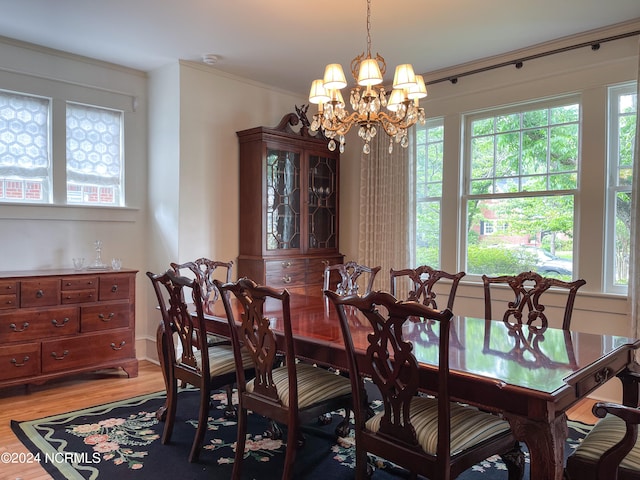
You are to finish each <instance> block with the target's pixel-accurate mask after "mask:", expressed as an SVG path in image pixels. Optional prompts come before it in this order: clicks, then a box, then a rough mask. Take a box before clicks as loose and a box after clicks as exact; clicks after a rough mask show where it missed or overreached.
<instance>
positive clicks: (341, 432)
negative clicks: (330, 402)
mask: <svg viewBox="0 0 640 480" xmlns="http://www.w3.org/2000/svg"><path fill="white" fill-rule="evenodd" d="M350 419H351V409H349V408H345V409H344V418H343V419H342V421H341V422H340V423H339V424H338V425H337V426H336V436H337V437H346V436H348V435H349V430H351V422H350Z"/></svg>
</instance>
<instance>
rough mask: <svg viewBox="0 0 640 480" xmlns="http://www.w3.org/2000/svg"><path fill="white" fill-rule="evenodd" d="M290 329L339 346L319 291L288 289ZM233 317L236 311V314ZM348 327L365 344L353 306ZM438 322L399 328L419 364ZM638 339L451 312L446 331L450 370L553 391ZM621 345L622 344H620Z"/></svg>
mask: <svg viewBox="0 0 640 480" xmlns="http://www.w3.org/2000/svg"><path fill="white" fill-rule="evenodd" d="M211 308H212V309H211V311H210V316H211V318H212V319H215V320H218V321H224V322H226V316H225V314H224V309H223V307H222V302H220V301H218V302H216V303H215V304H214V305H213V306H212V307H211ZM265 315H266V316H268V317H270V318H271V319H272V320H271V325H272V328H273V329H274V330H275V331H276V332H277V331H281V330H282V328H281V327H280V325H279V322H281V320H280V318H281V317H280V314H279V312H278V311H277V310H275V309H273V308H270V304H269V303H267V305H266V311H265ZM291 316H292V330H293V334H294V337H296V339H297V340H298V342H307V343H313V344H317V345H326V346H331V347H332V348H335V349H340V348H342V346H343V340H342V335H341V333H340V326H339V323H338V322H339V320H338V316H337V314H336V312H335V308H334V306H333V305H331V304H329V301H328V300H327V299H325V298H322V297H312V296H303V295H295V294H292V295H291ZM236 318H239V317H236ZM350 318H351V319H352V323H351V332H352V336H353V341H354V345H355V347H356V349H362V350H364V349H365V348H366V344H367V343H366V342H367V341H366V335H367V333H368V332H369V331H370V327H369V325H368V322H367V320H366V319H365V318H364V317H363V316H361V314H360V313H359V312H355V311H353V312H351V314H350ZM438 332H439V328H438V325H437V324H430V323H425V322H422V321H415V322H408V323H406V324H405V325H404V334H405V338H406V339H407V340H410V341H411V342H412V343H413V346H414V354H415V356H416V358H417V359H418V361H419V362H420V363H422V364H425V366H428V365H436V364H437V358H438V353H437V352H438V346H437V342H436V339H437V338H438ZM639 346H640V341H639V340H635V339H631V338H628V337H622V336H616V335H597V334H590V333H582V332H577V331H565V330H562V329H557V328H547V329H546V330H545V331H534V330H530V329H529V328H528V327H527V326H524V327H520V326H516V327H513V326H508V325H507V324H505V323H504V322H502V321H486V320H484V319H480V318H472V317H460V316H458V317H454V318H453V319H452V325H451V336H450V370H451V371H452V372H457V373H463V374H466V375H472V376H474V377H486V378H487V379H488V380H489V379H491V381H493V382H499V383H500V384H504V385H512V386H517V387H521V388H526V389H530V390H536V391H539V392H542V393H548V394H553V392H555V391H556V390H558V389H561V388H563V387H565V386H566V385H567V384H571V381H572V375H574V374H575V373H576V372H581V371H582V372H583V371H585V370H588V369H589V366H590V365H593V364H596V363H597V362H598V361H600V360H602V359H603V358H604V357H607V356H609V355H612V354H616V353H617V352H616V350H617V349H621V351H626V350H628V349H629V348H638V347H639ZM621 347H622V348H621Z"/></svg>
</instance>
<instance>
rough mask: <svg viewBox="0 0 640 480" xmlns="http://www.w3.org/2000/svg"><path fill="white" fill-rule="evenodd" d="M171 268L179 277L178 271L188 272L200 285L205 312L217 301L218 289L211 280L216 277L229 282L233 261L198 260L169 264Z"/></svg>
mask: <svg viewBox="0 0 640 480" xmlns="http://www.w3.org/2000/svg"><path fill="white" fill-rule="evenodd" d="M171 268H172V269H173V270H174V271H175V272H176V273H177V274H178V275H180V270H189V271H190V272H191V273H192V274H193V276H194V278H195V279H196V280H198V283H199V284H200V291H201V292H202V298H203V300H204V302H205V312H206V311H207V307H208V306H209V305H210V304H213V303H214V302H215V301H216V300H218V296H219V293H218V289H217V288H216V287H215V285H214V284H213V280H214V279H215V278H216V277H218V278H220V279H221V280H223V281H224V282H225V283H228V282H230V281H231V270H232V269H233V261H230V262H220V261H218V260H210V259H208V258H204V257H202V258H198V259H196V260H194V261H193V262H185V263H175V262H171Z"/></svg>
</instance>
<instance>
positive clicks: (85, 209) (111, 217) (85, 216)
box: [0, 203, 139, 222]
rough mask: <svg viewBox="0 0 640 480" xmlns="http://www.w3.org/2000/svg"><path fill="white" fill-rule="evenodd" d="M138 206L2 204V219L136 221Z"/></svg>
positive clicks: (0, 206) (0, 205) (0, 213)
mask: <svg viewBox="0 0 640 480" xmlns="http://www.w3.org/2000/svg"><path fill="white" fill-rule="evenodd" d="M138 211H139V209H138V208H132V207H99V206H87V205H34V204H24V203H20V204H14V203H11V204H6V203H4V204H0V219H1V220H70V221H92V222H135V221H136V220H137V216H138Z"/></svg>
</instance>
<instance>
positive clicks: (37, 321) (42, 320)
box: [0, 307, 79, 344]
mask: <svg viewBox="0 0 640 480" xmlns="http://www.w3.org/2000/svg"><path fill="white" fill-rule="evenodd" d="M78 320H79V318H78V309H77V308H76V307H67V308H51V309H47V310H42V311H26V312H25V311H18V312H12V313H3V314H0V342H1V343H3V344H5V343H10V342H23V341H30V340H35V339H38V338H42V337H52V336H53V337H59V336H62V335H73V334H76V333H78V331H79V321H78Z"/></svg>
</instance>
